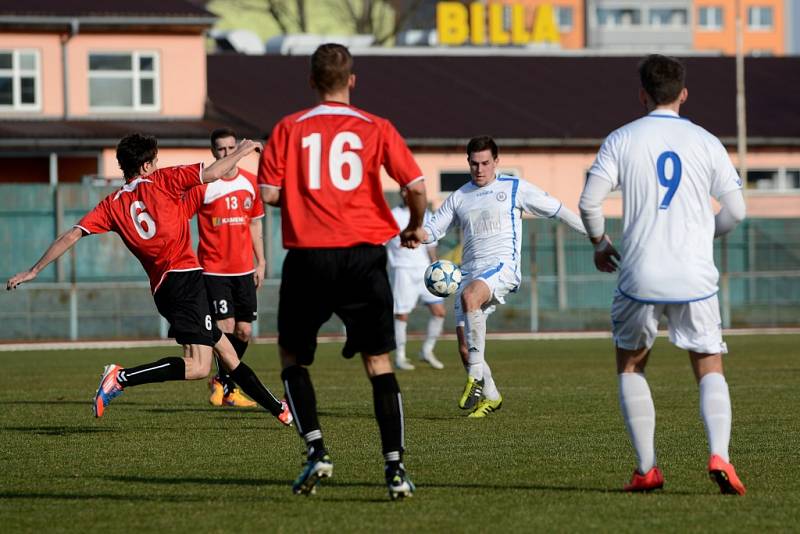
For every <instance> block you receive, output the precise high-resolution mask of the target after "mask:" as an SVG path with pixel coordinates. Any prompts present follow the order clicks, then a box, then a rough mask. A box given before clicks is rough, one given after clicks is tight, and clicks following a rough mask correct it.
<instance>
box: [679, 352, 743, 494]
mask: <svg viewBox="0 0 800 534" xmlns="http://www.w3.org/2000/svg"><path fill="white" fill-rule="evenodd" d="M689 359H690V360H691V363H692V371H694V376H695V379H697V383H698V384H699V386H700V417H701V418H702V419H703V425H704V426H705V429H706V438H707V439H708V450H709V455H710V456H709V460H708V473H709V476H710V477H711V479H712V480H713V481H715V482H716V483H717V484H718V485H719V488H720V491H721V492H722V493H727V494H734V495H744V494H745V491H746V490H745V487H744V484H742V482H741V480H739V477H738V476H737V475H736V470H735V469H734V468H733V464H731V463H730V457H729V456H728V445H729V444H730V440H731V419H732V416H731V397H730V392H729V390H728V383H727V381H726V380H725V375H724V374H723V371H722V354H719V353H717V354H703V353H699V352H692V351H690V352H689Z"/></svg>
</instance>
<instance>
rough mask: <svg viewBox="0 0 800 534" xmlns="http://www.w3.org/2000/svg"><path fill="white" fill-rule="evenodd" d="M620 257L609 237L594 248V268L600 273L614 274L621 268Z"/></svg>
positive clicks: (605, 237)
mask: <svg viewBox="0 0 800 534" xmlns="http://www.w3.org/2000/svg"><path fill="white" fill-rule="evenodd" d="M619 260H620V255H619V252H617V249H615V248H614V245H612V244H611V239H609V237H608V236H607V235H604V236H603V239H602V240H601V241H600V242H599V243H597V244H595V246H594V266H595V267H597V270H598V271H602V272H604V273H613V272H614V271H616V270H617V269H618V268H619Z"/></svg>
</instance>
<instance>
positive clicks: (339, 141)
mask: <svg viewBox="0 0 800 534" xmlns="http://www.w3.org/2000/svg"><path fill="white" fill-rule="evenodd" d="M302 141H303V148H304V149H305V148H307V149H308V187H309V189H320V188H322V176H321V174H322V172H321V171H322V134H320V133H312V134H309V135H307V136H306V137H303V140H302ZM345 146H347V148H350V149H351V150H345ZM362 148H364V144H363V143H362V142H361V138H360V137H359V136H358V135H357V134H355V133H353V132H339V133H338V134H336V136H335V137H334V138H333V141H331V146H330V150H329V151H328V176H330V179H331V182H332V183H333V185H334V187H336V189H339V190H340V191H352V190H353V189H355V188H357V187H358V186H359V185H361V180H362V178H363V168H362V164H361V158H360V157H359V155H358V153H357V152H353V150H360V149H362ZM345 165H347V166H348V167H349V168H350V172H349V176H348V177H347V178H345V176H344V172H343V171H344V166H345Z"/></svg>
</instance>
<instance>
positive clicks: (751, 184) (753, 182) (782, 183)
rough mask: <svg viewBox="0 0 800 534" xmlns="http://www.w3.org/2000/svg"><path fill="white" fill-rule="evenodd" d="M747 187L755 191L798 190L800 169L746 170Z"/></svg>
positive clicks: (799, 186) (799, 188)
mask: <svg viewBox="0 0 800 534" xmlns="http://www.w3.org/2000/svg"><path fill="white" fill-rule="evenodd" d="M747 188H748V189H755V190H757V191H798V190H800V169H796V168H794V169H787V168H779V169H753V170H749V171H747Z"/></svg>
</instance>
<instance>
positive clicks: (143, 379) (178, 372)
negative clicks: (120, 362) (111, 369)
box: [117, 357, 186, 388]
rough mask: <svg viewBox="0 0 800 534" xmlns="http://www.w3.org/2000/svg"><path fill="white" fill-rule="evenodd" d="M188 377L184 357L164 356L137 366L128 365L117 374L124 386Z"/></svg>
mask: <svg viewBox="0 0 800 534" xmlns="http://www.w3.org/2000/svg"><path fill="white" fill-rule="evenodd" d="M185 378H186V362H184V361H183V358H178V357H172V358H162V359H160V360H158V361H157V362H151V363H146V364H144V365H138V366H136V367H126V368H125V369H123V370H122V371H120V372H119V373H118V374H117V380H119V383H120V385H121V386H122V387H124V388H127V387H130V386H140V385H142V384H152V383H153V382H166V381H167V380H184V379H185Z"/></svg>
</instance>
